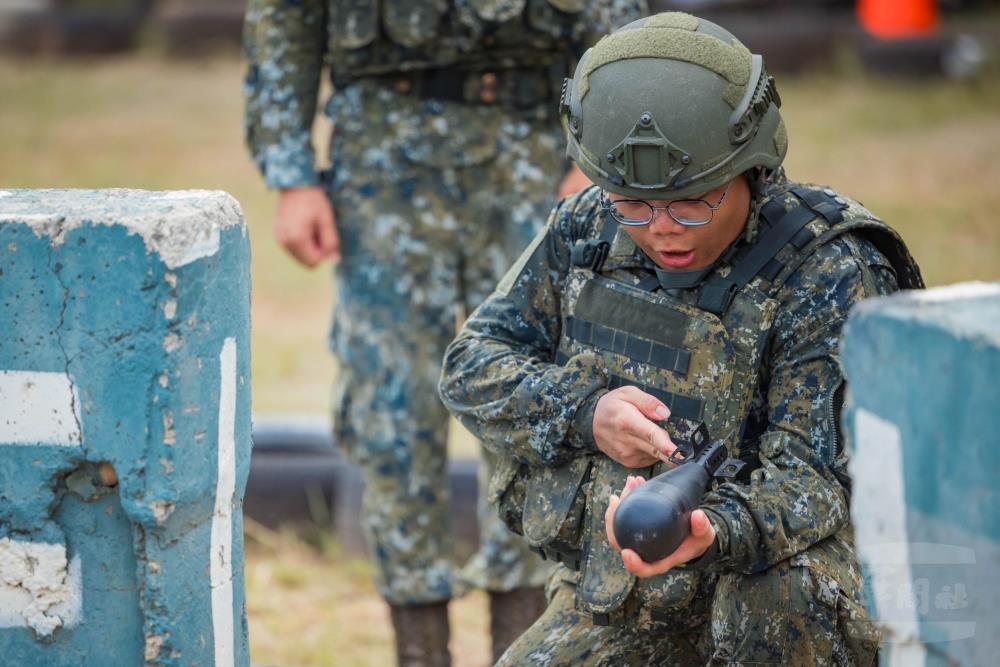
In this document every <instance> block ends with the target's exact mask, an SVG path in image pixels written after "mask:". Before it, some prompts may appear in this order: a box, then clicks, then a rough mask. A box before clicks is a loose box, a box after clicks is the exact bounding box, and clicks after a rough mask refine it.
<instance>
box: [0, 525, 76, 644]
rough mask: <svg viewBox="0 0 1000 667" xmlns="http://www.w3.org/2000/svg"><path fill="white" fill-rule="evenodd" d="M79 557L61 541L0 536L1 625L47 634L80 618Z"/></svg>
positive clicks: (74, 623) (72, 624)
mask: <svg viewBox="0 0 1000 667" xmlns="http://www.w3.org/2000/svg"><path fill="white" fill-rule="evenodd" d="M82 608H83V582H82V579H81V566H80V557H79V556H74V557H73V559H72V560H71V561H67V560H66V547H65V546H64V545H62V544H50V543H45V542H27V541H20V540H12V539H10V538H7V537H4V538H0V628H10V627H27V628H31V629H32V630H33V631H34V632H35V634H36V635H37V636H40V637H49V636H51V635H52V633H53V632H55V631H56V630H57V629H58V628H61V627H73V626H75V625H77V624H78V623H80V621H81V620H82V618H81V616H82V613H81V612H82Z"/></svg>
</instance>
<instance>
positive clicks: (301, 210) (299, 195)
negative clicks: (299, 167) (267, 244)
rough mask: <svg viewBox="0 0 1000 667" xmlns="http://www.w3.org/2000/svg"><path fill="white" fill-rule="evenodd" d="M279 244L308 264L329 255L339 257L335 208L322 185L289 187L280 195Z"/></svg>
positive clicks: (311, 265)
mask: <svg viewBox="0 0 1000 667" xmlns="http://www.w3.org/2000/svg"><path fill="white" fill-rule="evenodd" d="M274 235H275V237H276V238H277V239H278V243H280V244H281V246H282V247H283V248H284V249H285V250H287V251H288V252H289V253H290V254H291V255H292V257H294V258H295V259H297V260H298V261H299V262H300V263H302V264H304V265H305V266H308V267H313V266H316V265H317V264H319V263H320V262H322V261H323V260H324V259H326V258H328V257H329V258H332V259H333V260H334V261H336V260H338V259H340V237H339V236H338V235H337V226H336V220H335V218H334V215H333V207H332V206H331V205H330V200H329V199H327V198H326V193H325V192H323V188H320V187H308V188H289V189H287V190H282V191H281V193H280V194H279V195H278V212H277V215H276V216H275V221H274Z"/></svg>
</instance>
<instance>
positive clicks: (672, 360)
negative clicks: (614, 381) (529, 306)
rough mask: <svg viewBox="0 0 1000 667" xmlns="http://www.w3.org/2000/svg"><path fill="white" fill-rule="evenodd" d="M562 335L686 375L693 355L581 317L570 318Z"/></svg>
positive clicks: (567, 319)
mask: <svg viewBox="0 0 1000 667" xmlns="http://www.w3.org/2000/svg"><path fill="white" fill-rule="evenodd" d="M563 332H564V333H565V334H566V336H568V337H569V338H572V339H573V340H575V341H577V342H580V343H583V344H584V345H592V346H593V347H598V348H600V349H602V350H607V351H609V352H614V353H616V354H621V355H624V356H626V357H628V358H629V359H632V360H633V361H638V362H640V363H644V364H649V365H651V366H656V367H657V368H663V369H666V370H668V371H673V372H674V373H677V374H679V375H687V372H688V366H689V365H690V363H691V353H690V352H688V351H687V350H680V349H677V348H674V347H670V346H667V345H661V344H660V343H656V342H654V341H651V340H646V339H645V338H640V337H639V336H635V335H633V334H631V333H629V332H627V331H622V330H621V329H615V328H612V327H608V326H605V325H603V324H598V323H596V322H589V321H587V320H583V319H580V318H578V317H567V318H566V323H565V325H564V328H563Z"/></svg>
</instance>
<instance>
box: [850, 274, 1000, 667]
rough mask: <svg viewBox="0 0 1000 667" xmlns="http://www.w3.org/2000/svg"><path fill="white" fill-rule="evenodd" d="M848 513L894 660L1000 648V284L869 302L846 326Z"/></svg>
mask: <svg viewBox="0 0 1000 667" xmlns="http://www.w3.org/2000/svg"><path fill="white" fill-rule="evenodd" d="M842 352H843V362H844V367H845V371H846V374H847V377H848V380H849V397H850V398H849V407H848V410H847V411H846V414H845V426H846V427H847V428H846V430H847V431H848V432H849V433H850V436H851V438H850V440H851V443H852V447H853V450H854V451H853V454H852V457H853V458H852V461H851V474H852V477H853V479H854V489H853V498H852V516H853V520H854V525H855V530H856V538H857V543H858V549H859V553H860V555H861V558H862V562H863V565H864V566H865V567H866V571H867V575H868V583H869V597H870V602H871V603H872V605H873V606H874V607H875V611H876V613H877V616H878V618H879V620H880V622H881V624H882V625H883V626H884V629H885V632H886V635H885V636H886V640H887V643H886V645H885V650H883V652H882V662H883V664H888V665H914V666H917V667H919V666H922V665H937V664H941V665H944V664H947V665H970V666H971V665H986V664H994V663H995V662H996V656H997V655H998V654H1000V587H998V586H997V574H996V572H997V565H998V564H1000V488H998V483H997V482H998V480H1000V391H998V389H997V385H998V382H1000V283H990V284H984V283H970V284H964V285H955V286H952V287H948V288H942V289H936V290H928V291H925V292H909V293H904V294H900V295H897V296H892V297H888V298H884V299H875V300H872V301H868V302H865V303H863V304H861V305H859V306H858V307H857V309H856V310H855V311H854V312H853V313H852V315H851V317H850V319H849V321H848V323H847V325H846V327H845V329H844V341H843V346H842Z"/></svg>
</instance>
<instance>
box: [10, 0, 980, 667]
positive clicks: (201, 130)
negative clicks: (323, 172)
mask: <svg viewBox="0 0 1000 667" xmlns="http://www.w3.org/2000/svg"><path fill="white" fill-rule="evenodd" d="M651 4H652V5H653V8H654V9H656V10H664V9H683V10H687V11H691V12H694V13H697V14H700V15H703V16H705V17H706V18H710V19H712V20H714V21H716V22H718V23H720V24H721V25H723V26H726V27H727V28H729V29H730V30H731V31H732V32H733V33H734V34H736V35H737V36H738V37H740V38H741V39H742V40H743V41H744V42H745V43H746V44H747V45H748V46H749V47H750V48H751V50H753V51H754V52H759V53H763V54H764V57H765V61H766V62H767V63H768V68H769V69H770V70H771V71H772V72H774V73H775V74H777V78H778V86H779V90H780V93H781V96H782V99H783V102H784V103H783V106H782V113H783V115H784V117H785V120H786V123H787V125H788V132H789V142H790V147H789V154H788V158H787V160H786V162H785V164H786V167H787V170H788V173H789V175H790V176H791V177H792V178H794V179H796V180H800V181H807V182H813V183H818V184H823V185H829V186H832V187H834V188H836V189H838V190H841V191H843V192H845V193H847V194H849V195H850V196H852V197H854V198H856V199H859V200H860V201H862V202H863V203H864V204H865V205H866V206H868V207H869V208H870V209H871V210H873V211H874V212H876V213H877V214H879V215H880V216H881V217H883V218H884V219H885V220H886V221H888V222H889V223H890V224H892V225H893V226H895V227H896V228H897V229H898V230H899V231H900V232H901V233H902V235H903V237H904V238H905V239H906V240H907V242H908V243H909V245H910V248H911V250H912V251H913V253H914V255H915V256H916V258H917V260H918V262H919V263H920V264H921V266H922V267H923V270H924V276H925V278H926V280H927V282H928V285H931V286H938V285H944V284H948V283H954V282H958V281H965V280H997V279H1000V222H998V216H1000V164H998V163H1000V1H998V0H979V1H975V0H951V1H949V2H940V3H932V2H912V3H898V2H896V3H890V4H893V5H895V7H896V9H894V10H893V12H890V13H888V14H886V13H884V12H883V13H880V10H879V8H878V7H873V5H872V3H869V2H860V3H855V2H842V1H831V0H826V1H818V0H798V1H796V2H791V1H788V0H786V1H783V2H782V1H776V0H772V1H769V2H768V1H765V0H756V1H750V0H715V1H712V0H700V1H699V0H677V1H674V2H657V1H654V2H652V3H651ZM856 5H858V6H856ZM901 6H905V7H908V8H909V9H910V10H912V13H911V15H910V16H909V18H907V17H906V16H903V15H902V14H901V13H900V11H899V9H898V8H899V7H901ZM242 12H243V0H0V187H4V188H9V187H15V188H16V187H24V188H50V187H73V188H110V187H129V188H144V189H150V190H164V189H186V188H204V189H221V190H226V191H228V192H230V193H231V194H233V195H234V196H235V197H236V198H237V199H238V200H239V201H240V203H241V204H242V206H243V210H244V212H245V214H246V218H247V223H248V225H249V229H250V235H251V243H252V248H253V267H252V271H253V280H254V285H253V309H252V316H253V335H252V345H253V383H254V411H255V414H256V415H258V416H259V417H258V418H257V422H258V424H261V425H262V426H261V428H260V438H259V440H258V441H257V448H256V449H255V454H254V468H253V472H252V474H251V484H250V487H251V488H250V489H249V490H248V498H247V512H248V515H249V518H248V520H247V568H246V574H247V586H248V596H247V597H248V611H249V618H250V642H251V651H252V656H253V659H254V661H255V662H256V663H259V664H272V665H383V664H391V661H392V648H391V641H390V633H389V625H388V618H387V612H386V610H385V609H384V607H383V605H382V603H381V600H380V599H379V598H378V596H377V594H376V593H375V591H374V589H373V587H372V584H371V576H370V572H369V571H368V566H367V563H366V562H365V560H364V558H363V556H361V555H360V554H361V547H360V542H359V536H358V533H357V530H356V526H355V525H354V524H353V522H352V521H351V516H350V515H351V514H352V513H353V512H356V509H357V508H356V505H352V503H353V502H354V500H353V499H355V498H356V495H357V494H356V492H357V488H356V485H355V486H353V487H352V486H351V485H352V484H354V482H353V481H351V478H350V476H345V475H343V474H341V475H340V477H338V476H337V471H338V470H340V471H341V473H342V472H343V471H342V470H341V469H342V467H343V465H342V463H341V462H339V460H338V459H337V458H336V455H335V454H334V453H333V450H332V449H331V447H330V443H329V442H328V440H327V439H325V436H324V435H323V434H324V429H325V427H324V423H325V419H326V411H327V405H328V402H329V394H330V387H331V385H332V381H333V378H334V376H335V373H336V366H335V363H334V361H333V360H332V358H331V357H330V355H329V353H328V352H327V348H326V330H327V326H328V320H329V314H330V310H331V305H332V301H331V300H332V293H333V291H332V285H331V281H330V277H329V267H324V268H320V269H317V270H315V271H308V270H306V269H303V268H301V267H300V266H299V265H298V264H295V263H294V262H293V261H292V260H291V259H290V258H289V257H288V256H286V255H285V254H284V252H283V251H281V250H280V249H279V247H278V246H277V244H276V242H275V241H274V238H273V235H272V231H271V221H272V215H273V209H274V204H275V196H274V194H273V193H271V192H268V191H267V190H266V189H265V188H264V186H263V183H262V181H261V179H260V178H259V176H258V174H257V173H256V171H255V170H254V168H253V166H252V165H251V163H250V160H249V158H248V156H247V153H246V150H245V148H244V146H243V143H242V93H241V80H242V76H243V68H242V64H241V59H240V41H241V38H240V32H241V24H242ZM328 133H329V127H328V125H326V124H325V123H324V122H323V121H322V120H320V121H318V122H317V126H316V132H315V136H316V140H317V142H318V143H319V144H320V145H321V146H322V145H324V144H325V137H326V136H327V135H328ZM323 153H324V151H323V150H322V149H321V150H320V154H323ZM274 415H295V416H296V417H295V418H294V423H295V424H297V425H298V427H297V428H299V433H298V435H297V436H296V437H295V438H293V439H294V440H295V441H296V443H297V444H294V446H288V443H287V442H284V443H282V442H280V441H282V433H287V430H286V431H281V429H280V428H277V427H275V424H278V425H281V424H287V423H289V421H288V418H287V417H284V416H282V417H274ZM317 433H319V434H320V435H319V436H318V437H317V435H316V434H317ZM285 439H286V440H287V438H285ZM453 444H454V446H453V447H452V456H453V457H455V458H456V465H455V466H454V468H453V488H454V489H455V491H456V494H455V499H454V501H453V505H454V506H455V507H456V512H457V514H458V515H459V520H458V521H457V524H459V532H460V537H462V538H463V542H462V549H463V551H464V552H465V553H468V552H469V551H470V550H471V549H472V547H473V545H472V544H471V543H470V540H471V539H473V538H472V537H470V536H471V535H473V533H472V531H471V530H470V529H469V528H468V525H467V524H468V522H469V521H471V517H472V516H473V509H472V507H471V505H470V503H472V502H473V498H474V493H475V491H474V488H475V487H474V485H475V479H474V466H469V465H464V466H463V465H462V462H463V461H467V460H468V459H469V458H471V457H473V456H474V454H475V444H474V443H473V442H471V440H470V439H468V438H466V437H461V436H458V437H455V438H453ZM303 476H305V477H308V478H309V480H312V482H315V484H312V482H310V483H307V482H308V481H309V480H305V477H303ZM310 476H311V477H310ZM304 480H305V481H304ZM324 480H325V481H324ZM337 480H340V481H337ZM338 485H339V488H338ZM293 491H294V492H295V493H296V494H297V495H296V497H295V498H286V497H285V496H284V495H283V494H287V493H291V492H293ZM338 498H339V499H340V502H339V504H338V502H337V499H338ZM285 518H293V519H298V522H294V521H286V520H285ZM303 519H305V520H306V521H305V522H304V523H303V521H302V520H303ZM452 623H453V645H452V652H453V655H454V656H455V658H456V663H457V664H459V665H485V664H486V663H487V656H488V645H487V629H486V626H487V620H486V601H485V597H484V596H481V595H478V594H472V595H470V596H467V597H466V598H463V599H462V600H461V601H459V602H458V603H457V604H455V605H453V608H452Z"/></svg>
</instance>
